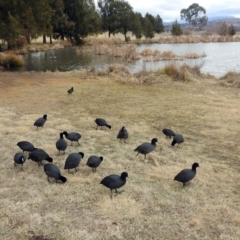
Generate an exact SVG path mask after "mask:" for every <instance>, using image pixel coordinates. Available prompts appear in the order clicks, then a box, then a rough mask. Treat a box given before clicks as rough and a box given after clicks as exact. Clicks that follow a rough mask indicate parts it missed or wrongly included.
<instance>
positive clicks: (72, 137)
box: [63, 131, 82, 145]
mask: <svg viewBox="0 0 240 240" xmlns="http://www.w3.org/2000/svg"><path fill="white" fill-rule="evenodd" d="M63 134H64V135H65V138H66V139H68V140H70V141H71V145H72V142H77V143H78V145H80V143H79V141H78V140H79V139H80V138H81V137H82V136H81V134H80V133H78V132H70V133H68V132H66V131H64V132H63Z"/></svg>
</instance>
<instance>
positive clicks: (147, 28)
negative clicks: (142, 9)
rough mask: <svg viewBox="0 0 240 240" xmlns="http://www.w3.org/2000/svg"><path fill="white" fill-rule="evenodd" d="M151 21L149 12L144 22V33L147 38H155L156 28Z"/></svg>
mask: <svg viewBox="0 0 240 240" xmlns="http://www.w3.org/2000/svg"><path fill="white" fill-rule="evenodd" d="M153 27H154V26H153V25H152V23H151V21H150V20H149V18H148V16H147V14H146V15H145V18H144V24H143V34H144V36H145V37H146V38H153V37H154V29H153Z"/></svg>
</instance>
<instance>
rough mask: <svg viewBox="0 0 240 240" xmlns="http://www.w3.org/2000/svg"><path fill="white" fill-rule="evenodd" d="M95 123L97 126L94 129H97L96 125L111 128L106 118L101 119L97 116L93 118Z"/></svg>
mask: <svg viewBox="0 0 240 240" xmlns="http://www.w3.org/2000/svg"><path fill="white" fill-rule="evenodd" d="M95 123H96V124H97V128H96V129H98V127H101V129H102V127H107V128H109V129H111V125H109V124H108V123H107V122H106V120H105V119H103V118H97V119H96V120H95Z"/></svg>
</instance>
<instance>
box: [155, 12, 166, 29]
mask: <svg viewBox="0 0 240 240" xmlns="http://www.w3.org/2000/svg"><path fill="white" fill-rule="evenodd" d="M154 31H155V32H156V33H161V32H164V26H163V21H162V18H161V17H160V16H159V15H157V16H156V17H155V18H154Z"/></svg>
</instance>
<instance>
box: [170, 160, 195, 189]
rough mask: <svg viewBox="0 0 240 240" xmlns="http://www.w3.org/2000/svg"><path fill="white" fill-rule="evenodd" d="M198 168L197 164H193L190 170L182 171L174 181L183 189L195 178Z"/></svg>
mask: <svg viewBox="0 0 240 240" xmlns="http://www.w3.org/2000/svg"><path fill="white" fill-rule="evenodd" d="M197 167H199V164H198V163H196V162H195V163H193V165H192V169H183V170H182V171H181V172H179V173H178V174H177V175H176V177H175V178H174V180H175V181H178V182H181V183H183V187H185V186H187V183H188V182H189V181H191V180H192V179H193V178H194V177H195V176H196V168H197Z"/></svg>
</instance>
